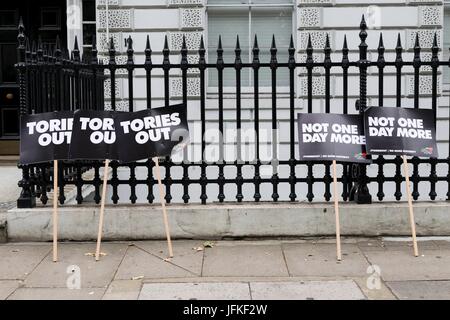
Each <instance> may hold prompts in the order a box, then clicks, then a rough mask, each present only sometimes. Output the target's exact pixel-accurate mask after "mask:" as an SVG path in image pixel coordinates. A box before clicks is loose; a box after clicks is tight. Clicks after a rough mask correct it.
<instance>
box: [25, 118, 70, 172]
mask: <svg viewBox="0 0 450 320" xmlns="http://www.w3.org/2000/svg"><path fill="white" fill-rule="evenodd" d="M72 127H73V112H70V111H61V112H47V113H39V114H34V115H24V116H22V117H21V120H20V163H21V164H31V163H39V162H46V161H52V160H62V159H67V154H68V152H69V145H70V143H71V139H72Z"/></svg>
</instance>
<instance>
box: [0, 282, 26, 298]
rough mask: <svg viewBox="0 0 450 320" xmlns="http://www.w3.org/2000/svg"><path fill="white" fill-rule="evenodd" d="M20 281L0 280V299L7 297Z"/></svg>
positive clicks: (17, 286)
mask: <svg viewBox="0 0 450 320" xmlns="http://www.w3.org/2000/svg"><path fill="white" fill-rule="evenodd" d="M21 283H22V282H21V281H16V280H0V300H5V299H6V298H8V297H9V296H10V295H11V294H12V293H13V292H14V291H15V290H16V289H17V288H19V286H20V285H21Z"/></svg>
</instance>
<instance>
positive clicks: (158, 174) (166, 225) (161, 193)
mask: <svg viewBox="0 0 450 320" xmlns="http://www.w3.org/2000/svg"><path fill="white" fill-rule="evenodd" d="M153 161H154V162H155V166H156V179H158V186H159V198H160V201H161V206H162V211H163V218H164V229H165V230H166V237H167V246H168V248H169V257H170V258H172V257H173V248H172V240H171V238H170V229H169V219H168V217H167V211H166V199H165V198H164V197H165V192H164V189H163V185H162V182H161V171H160V169H159V161H158V158H157V157H155V158H153Z"/></svg>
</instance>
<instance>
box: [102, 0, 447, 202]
mask: <svg viewBox="0 0 450 320" xmlns="http://www.w3.org/2000/svg"><path fill="white" fill-rule="evenodd" d="M105 1H109V33H110V36H112V37H113V38H114V42H115V47H116V51H117V54H118V56H117V63H118V64H123V63H125V62H126V47H125V44H124V39H126V38H127V37H128V36H131V37H132V38H133V40H134V42H133V45H134V50H135V53H136V56H135V61H136V62H137V63H142V62H143V61H144V55H143V52H144V48H145V40H146V37H147V35H149V36H150V41H151V46H152V50H153V56H152V58H153V61H154V62H155V63H159V62H161V61H162V49H163V45H164V37H165V36H166V35H167V36H168V39H169V46H170V49H171V50H173V52H172V54H171V61H172V62H178V61H179V59H180V56H179V54H178V53H179V52H178V50H179V49H180V47H181V40H182V35H183V34H184V35H185V36H186V40H187V45H188V49H189V61H190V62H196V61H198V56H197V49H198V45H199V41H200V37H201V35H202V34H203V35H204V36H205V45H206V44H207V41H206V37H207V28H206V25H207V24H206V22H207V9H206V6H205V2H206V1H207V0H99V1H98V7H97V17H98V19H97V20H98V39H99V42H100V44H99V50H100V55H101V57H102V59H104V61H105V62H106V61H107V56H108V54H107V49H108V46H107V39H106V29H105V28H106V19H105V18H106V12H105ZM369 3H370V5H371V6H372V7H371V9H370V10H368V1H360V0H296V4H295V10H296V13H295V16H296V18H295V19H294V20H293V21H294V23H295V24H296V28H295V29H296V30H297V32H296V35H295V40H296V48H297V50H298V52H297V60H298V61H304V59H305V49H306V44H307V37H308V34H311V36H312V43H313V46H314V49H315V52H314V59H315V60H316V61H321V60H323V58H324V55H323V47H324V45H325V36H326V34H328V35H329V37H330V42H331V48H332V60H333V61H340V60H341V59H342V56H341V51H340V50H341V48H342V45H343V40H344V35H347V40H348V46H349V49H350V53H349V57H350V60H351V61H355V60H357V59H358V45H359V43H360V39H359V35H358V34H359V24H360V21H361V16H362V14H366V18H367V22H368V24H369V26H370V27H371V28H370V29H369V30H368V39H367V43H368V46H369V54H368V58H369V59H370V60H376V59H377V52H376V49H377V46H378V40H379V34H380V32H383V36H384V45H385V48H386V53H385V57H386V60H388V61H393V60H394V59H395V50H394V49H395V46H396V40H397V35H398V34H399V33H400V37H401V40H402V44H403V47H404V50H405V51H404V55H403V58H404V60H405V61H411V60H412V58H413V52H412V48H413V46H414V39H415V35H416V33H417V32H419V36H420V43H421V46H422V48H423V49H422V54H421V55H422V59H423V60H425V61H426V60H430V59H431V50H430V48H431V46H432V39H433V35H434V33H435V32H437V35H438V42H439V45H440V46H442V43H443V33H442V32H443V31H442V24H443V5H442V1H440V0H415V1H413V0H372V1H370V2H369ZM440 55H441V56H442V53H440ZM341 71H342V70H341V69H340V68H333V69H332V79H331V95H332V101H331V110H332V112H341V111H342V80H341ZM314 72H315V76H314V87H313V88H314V89H313V94H314V98H315V99H314V112H321V111H322V112H323V111H324V107H325V103H324V99H323V98H324V93H325V89H324V84H325V82H324V73H323V70H320V69H317V70H314ZM422 72H423V76H422V77H421V83H420V84H421V87H420V92H421V100H420V101H421V105H423V106H424V107H428V106H429V107H431V99H430V96H431V72H430V68H423V70H422ZM403 74H404V77H403V79H402V97H403V102H402V103H403V105H405V106H412V104H413V100H412V95H413V70H412V68H404V70H403ZM349 75H350V78H349V111H350V112H352V113H355V112H356V110H355V108H354V105H355V101H356V100H357V99H358V96H359V74H358V70H357V69H356V68H350V70H349ZM134 76H135V84H134V86H135V87H134V95H135V97H134V99H135V101H134V104H135V105H134V109H135V110H139V109H142V108H145V105H146V101H145V99H146V96H145V94H146V90H145V75H144V72H143V71H142V70H138V71H136V72H135V75H134ZM115 85H116V88H117V90H116V95H117V99H118V102H117V108H118V109H119V110H121V109H124V110H126V109H128V87H127V82H126V71H124V72H119V75H118V78H117V81H116V84H115ZM105 86H106V91H107V92H109V93H110V92H111V90H110V86H111V83H110V82H107V83H106V85H105ZM442 91H443V86H442V84H441V78H439V86H438V92H439V94H441V93H442ZM199 92H200V83H199V78H198V70H190V72H189V79H188V96H189V104H188V108H189V118H190V120H192V121H194V120H199V119H200V102H199V99H198V97H199ZM207 92H208V95H207V101H206V105H207V113H206V116H207V120H208V123H207V128H218V122H217V120H218V112H217V106H218V102H217V94H216V93H215V90H214V89H213V88H208V89H207ZM233 92H234V91H233V90H232V91H230V92H228V93H227V94H226V95H225V106H224V108H225V115H224V117H225V119H226V120H227V122H226V123H225V127H226V128H227V127H230V128H234V126H235V122H234V120H235V119H236V111H235V96H234V94H233ZM251 92H252V91H251V90H250V91H249V92H248V93H247V92H246V90H245V89H244V90H243V95H242V119H243V128H252V127H253V123H254V122H253V121H254V107H253V94H252V93H251ZM377 93H378V79H377V69H376V68H370V70H369V77H368V105H369V106H375V105H377V103H378V100H377ZM395 93H396V90H395V69H393V68H386V69H385V99H384V100H385V105H394V104H395ZM152 94H153V99H154V101H153V105H154V106H160V105H163V98H164V96H163V95H164V83H163V77H162V71H161V70H154V71H153V78H152ZM170 94H171V101H172V102H177V101H180V98H181V73H180V72H179V70H173V71H171V79H170ZM296 94H297V99H296V101H295V104H296V109H297V110H298V111H299V112H302V111H305V108H306V100H305V96H306V78H305V77H304V70H300V69H299V70H298V79H297V92H296ZM270 99H271V96H270V91H266V92H265V91H264V90H262V92H261V101H260V108H261V114H260V119H261V128H270V126H271V120H272V118H271V100H270ZM277 101H278V105H277V108H278V110H279V112H278V116H279V119H278V125H279V128H288V125H289V122H288V117H289V100H288V94H287V91H284V92H283V89H281V88H280V89H279V94H278V100H277ZM448 112H449V108H448V97H443V98H440V100H439V111H438V117H439V120H438V138H439V140H440V141H441V143H440V144H439V147H440V152H441V154H442V155H443V156H446V155H447V154H448V125H449V124H448ZM280 142H281V144H280V149H279V150H280V158H281V159H288V157H289V154H288V148H289V144H288V143H289V132H288V130H280ZM227 155H228V157H229V160H232V158H233V155H234V152H233V151H230V152H228V153H227ZM438 169H439V170H444V171H445V170H446V168H444V167H442V169H441V168H438ZM280 170H282V171H283V174H286V173H285V171H286V170H285V168H282V169H280ZM318 170H319V171H321V170H320V169H318ZM371 170H374V171H373V172H372V171H370V173H371V174H372V175H376V170H377V169H376V167H375V166H373V168H372V169H371ZM213 171H214V170H212V171H210V174H212V176H214V177H215V176H216V175H217V172H216V171H214V173H212V172H213ZM319 171H318V172H317V173H316V174H317V175H320V174H321V173H320V172H319ZM298 173H299V174H304V173H303V172H300V171H299V172H298ZM124 174H126V173H124ZM191 174H192V175H193V176H197V175H198V174H199V172H198V170H197V169H195V168H193V170H192V172H191ZM252 174H253V170H252V169H251V168H248V169H245V168H244V175H245V176H248V177H251V176H252ZM386 174H392V172H386ZM422 174H425V175H426V174H427V171H426V169H425V170H424V171H423V172H422ZM232 175H233V173H231V175H230V176H232ZM234 175H235V173H234ZM373 187H374V188H375V187H376V186H375V185H373ZM125 189H126V188H125ZM194 189H195V190H197V189H196V187H195V188H194ZM216 189H217V188H215V187H213V190H212V193H211V194H210V195H209V199H216V198H217V190H216ZM234 189H235V188H234V187H230V188H229V190H227V192H229V194H227V196H228V197H229V196H230V195H231V198H228V199H229V200H232V199H234V195H233V193H235V190H234ZM252 189H253V188H252ZM266 189H267V190H263V193H266V194H269V195H270V193H271V187H269V186H267V188H266ZM287 189H288V186H280V193H284V195H285V197H283V199H282V200H285V199H287V196H288V195H289V191H287ZM425 189H426V187H425ZM123 192H126V190H124V191H123ZM143 192H144V193H145V190H143ZM244 193H245V195H246V196H250V198H248V197H247V198H246V199H247V200H251V196H252V195H253V190H245V192H244ZM305 193H306V192H305V190H298V194H299V198H300V199H304V198H305ZM393 193H394V192H393V191H392V190H391V188H389V187H387V188H386V194H387V195H388V198H392V194H393ZM422 193H423V194H424V195H426V194H428V192H427V191H423V192H422ZM372 194H373V195H374V199H375V195H376V189H373V190H372ZM321 195H323V191H321V190H320V187H319V188H318V189H317V193H316V197H317V198H316V199H321ZM180 196H181V195H180ZM141 198H143V200H145V197H141ZM122 199H127V197H126V196H125V197H122ZM191 199H192V200H193V201H196V200H198V196H197V195H196V194H195V193H194V194H192V195H191ZM176 200H177V199H176Z"/></svg>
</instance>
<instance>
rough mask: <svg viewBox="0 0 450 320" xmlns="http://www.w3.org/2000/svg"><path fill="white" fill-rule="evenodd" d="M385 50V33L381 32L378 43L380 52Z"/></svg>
mask: <svg viewBox="0 0 450 320" xmlns="http://www.w3.org/2000/svg"><path fill="white" fill-rule="evenodd" d="M380 49H384V39H383V32H380V40H379V41H378V50H380Z"/></svg>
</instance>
